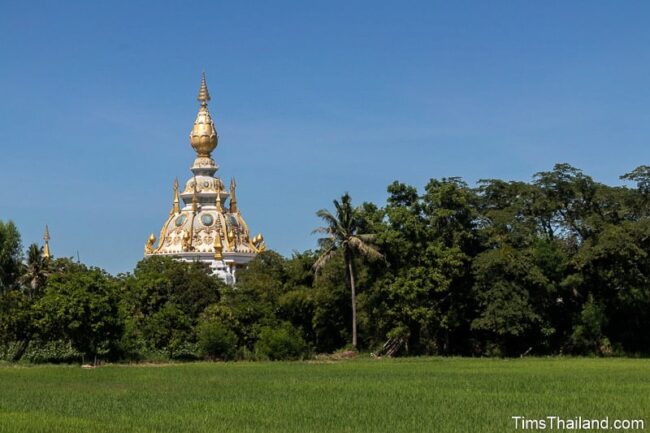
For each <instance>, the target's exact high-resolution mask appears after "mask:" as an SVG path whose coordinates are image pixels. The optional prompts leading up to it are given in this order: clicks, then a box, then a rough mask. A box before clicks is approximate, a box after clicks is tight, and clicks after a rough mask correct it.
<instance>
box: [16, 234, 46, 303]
mask: <svg viewBox="0 0 650 433" xmlns="http://www.w3.org/2000/svg"><path fill="white" fill-rule="evenodd" d="M47 275H48V270H47V259H45V258H44V257H43V248H42V247H39V246H38V245H36V244H31V245H30V246H29V248H28V249H27V266H26V267H25V270H24V273H23V275H22V280H23V283H24V284H25V286H26V288H27V292H28V296H29V297H30V298H31V299H33V298H35V297H37V296H39V295H40V294H41V291H42V290H43V287H44V286H45V283H46V280H47Z"/></svg>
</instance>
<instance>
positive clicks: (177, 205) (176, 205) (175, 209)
mask: <svg viewBox="0 0 650 433" xmlns="http://www.w3.org/2000/svg"><path fill="white" fill-rule="evenodd" d="M180 202H181V201H180V199H179V198H178V178H176V179H174V207H173V208H172V211H173V212H174V213H175V214H177V213H179V212H180V211H181V207H180Z"/></svg>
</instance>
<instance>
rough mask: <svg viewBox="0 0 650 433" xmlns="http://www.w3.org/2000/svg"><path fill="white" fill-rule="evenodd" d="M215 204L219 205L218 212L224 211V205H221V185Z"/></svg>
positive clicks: (218, 188)
mask: <svg viewBox="0 0 650 433" xmlns="http://www.w3.org/2000/svg"><path fill="white" fill-rule="evenodd" d="M215 206H216V207H217V212H221V213H223V206H222V205H221V185H219V186H218V187H217V200H216V203H215Z"/></svg>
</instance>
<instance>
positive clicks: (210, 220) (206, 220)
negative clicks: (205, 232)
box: [201, 213, 214, 226]
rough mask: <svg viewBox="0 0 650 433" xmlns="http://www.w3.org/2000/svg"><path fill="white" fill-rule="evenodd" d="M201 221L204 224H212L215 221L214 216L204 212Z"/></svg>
mask: <svg viewBox="0 0 650 433" xmlns="http://www.w3.org/2000/svg"><path fill="white" fill-rule="evenodd" d="M201 222H202V223H203V225H204V226H211V225H212V223H214V218H212V215H210V214H209V213H204V214H203V215H201Z"/></svg>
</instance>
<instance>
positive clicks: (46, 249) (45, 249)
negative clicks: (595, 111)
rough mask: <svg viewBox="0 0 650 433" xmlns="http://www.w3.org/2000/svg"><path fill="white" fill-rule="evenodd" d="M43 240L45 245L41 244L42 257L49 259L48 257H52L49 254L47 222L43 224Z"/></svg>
mask: <svg viewBox="0 0 650 433" xmlns="http://www.w3.org/2000/svg"><path fill="white" fill-rule="evenodd" d="M43 241H45V245H43V258H44V259H46V260H49V259H50V257H52V254H50V230H49V229H48V227H47V224H45V233H43Z"/></svg>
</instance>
